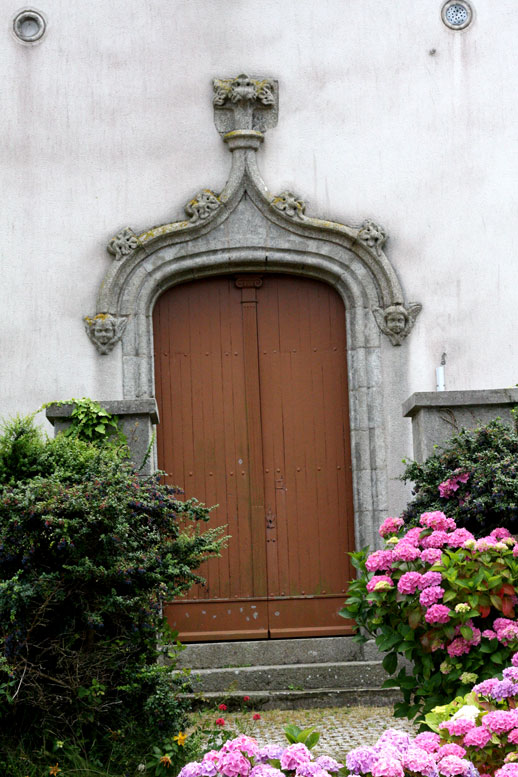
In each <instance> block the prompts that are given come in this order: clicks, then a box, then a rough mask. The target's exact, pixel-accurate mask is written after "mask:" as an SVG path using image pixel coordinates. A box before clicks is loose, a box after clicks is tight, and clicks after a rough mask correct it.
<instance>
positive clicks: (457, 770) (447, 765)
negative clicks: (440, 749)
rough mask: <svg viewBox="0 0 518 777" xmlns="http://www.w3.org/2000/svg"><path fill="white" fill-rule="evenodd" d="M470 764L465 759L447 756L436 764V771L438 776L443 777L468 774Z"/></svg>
mask: <svg viewBox="0 0 518 777" xmlns="http://www.w3.org/2000/svg"><path fill="white" fill-rule="evenodd" d="M470 767H471V764H470V762H469V761H467V760H466V759H465V758H459V757H458V756H456V755H447V756H446V757H445V758H441V760H440V761H439V763H438V764H437V770H438V772H439V774H444V775H445V777H453V776H454V775H457V774H459V775H464V774H468V772H469V771H470Z"/></svg>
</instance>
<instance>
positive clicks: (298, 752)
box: [281, 742, 312, 771]
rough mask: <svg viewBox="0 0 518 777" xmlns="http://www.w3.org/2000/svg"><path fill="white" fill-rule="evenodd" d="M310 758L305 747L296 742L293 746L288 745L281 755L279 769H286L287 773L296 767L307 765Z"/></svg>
mask: <svg viewBox="0 0 518 777" xmlns="http://www.w3.org/2000/svg"><path fill="white" fill-rule="evenodd" d="M311 758H312V756H311V753H310V752H309V750H308V748H307V747H306V745H305V744H303V743H302V742H296V743H295V744H294V745H289V746H288V747H287V748H286V750H285V751H284V753H283V754H282V755H281V768H282V769H288V771H292V770H296V768H297V766H299V765H300V764H304V763H308V762H309V761H311Z"/></svg>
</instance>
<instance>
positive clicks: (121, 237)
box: [106, 227, 139, 261]
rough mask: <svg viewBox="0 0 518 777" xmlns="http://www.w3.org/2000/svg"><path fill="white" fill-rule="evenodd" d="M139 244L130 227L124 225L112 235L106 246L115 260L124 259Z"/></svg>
mask: <svg viewBox="0 0 518 777" xmlns="http://www.w3.org/2000/svg"><path fill="white" fill-rule="evenodd" d="M138 245H139V241H138V237H137V236H136V234H135V233H134V232H133V230H132V229H131V227H126V228H125V229H121V231H120V232H117V234H116V235H115V237H112V239H111V240H110V242H109V243H108V245H107V246H106V248H107V249H108V251H109V252H110V254H113V256H114V257H115V259H116V260H117V261H120V260H121V259H124V257H125V256H128V254H131V252H132V251H134V250H135V248H137V247H138Z"/></svg>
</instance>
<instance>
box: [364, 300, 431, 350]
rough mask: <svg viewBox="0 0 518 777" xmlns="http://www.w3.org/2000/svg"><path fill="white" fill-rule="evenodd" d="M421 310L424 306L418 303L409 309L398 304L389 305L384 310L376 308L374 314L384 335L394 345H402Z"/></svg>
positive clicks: (411, 305) (410, 305)
mask: <svg viewBox="0 0 518 777" xmlns="http://www.w3.org/2000/svg"><path fill="white" fill-rule="evenodd" d="M421 309H422V305H419V304H417V303H413V304H409V306H408V308H405V306H404V305H403V304H401V303H400V302H396V303H395V304H394V305H388V307H386V308H385V309H384V310H383V309H382V308H374V310H373V313H374V318H375V319H376V323H377V325H378V326H379V328H380V329H381V331H382V332H383V334H385V335H387V337H388V338H389V340H390V342H391V343H392V345H401V343H402V342H403V340H404V339H405V337H406V336H407V335H408V333H409V332H410V330H411V329H412V327H413V326H414V324H415V320H416V318H417V316H418V315H419V313H420V312H421Z"/></svg>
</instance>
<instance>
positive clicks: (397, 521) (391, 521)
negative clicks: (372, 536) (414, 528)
mask: <svg viewBox="0 0 518 777" xmlns="http://www.w3.org/2000/svg"><path fill="white" fill-rule="evenodd" d="M404 523H405V522H404V520H403V519H402V518H385V520H384V521H383V523H382V524H381V526H380V527H379V529H378V531H379V534H380V536H381V537H386V536H387V535H388V534H396V533H397V532H398V531H399V530H400V529H401V527H402V526H403V524H404Z"/></svg>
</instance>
